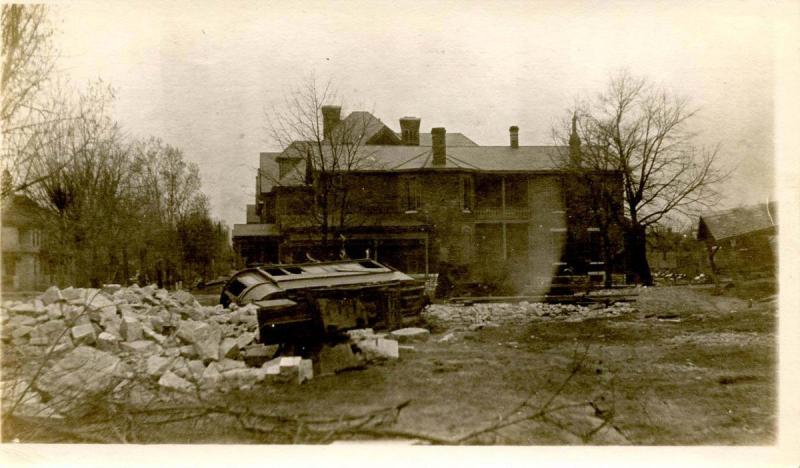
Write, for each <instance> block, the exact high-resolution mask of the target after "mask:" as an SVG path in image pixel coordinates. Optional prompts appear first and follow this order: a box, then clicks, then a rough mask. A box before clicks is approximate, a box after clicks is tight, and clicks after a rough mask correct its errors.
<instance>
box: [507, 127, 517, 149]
mask: <svg viewBox="0 0 800 468" xmlns="http://www.w3.org/2000/svg"><path fill="white" fill-rule="evenodd" d="M508 133H509V135H511V147H512V148H519V127H517V126H516V125H514V126H512V127H511V128H509V129H508Z"/></svg>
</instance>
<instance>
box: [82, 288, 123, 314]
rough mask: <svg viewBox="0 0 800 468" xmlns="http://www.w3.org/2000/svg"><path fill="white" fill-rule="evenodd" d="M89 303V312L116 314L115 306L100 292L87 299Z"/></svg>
mask: <svg viewBox="0 0 800 468" xmlns="http://www.w3.org/2000/svg"><path fill="white" fill-rule="evenodd" d="M87 300H88V301H89V304H88V307H89V310H97V311H106V312H107V311H112V312H113V313H114V314H116V313H117V306H116V304H114V301H112V300H111V299H109V298H108V297H106V295H105V294H103V293H102V292H99V291H98V292H97V293H95V294H93V295H91V296H89V297H88V298H87Z"/></svg>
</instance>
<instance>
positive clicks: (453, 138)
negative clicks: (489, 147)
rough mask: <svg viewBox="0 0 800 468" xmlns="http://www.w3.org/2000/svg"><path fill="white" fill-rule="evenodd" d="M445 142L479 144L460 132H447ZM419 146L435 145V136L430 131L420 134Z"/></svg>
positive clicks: (466, 144)
mask: <svg viewBox="0 0 800 468" xmlns="http://www.w3.org/2000/svg"><path fill="white" fill-rule="evenodd" d="M398 135H399V134H398ZM444 144H445V145H446V146H478V144H477V143H475V142H474V141H472V140H470V139H469V138H467V136H466V135H464V134H463V133H458V132H452V133H450V132H448V133H445V135H444ZM419 146H433V137H432V136H431V134H430V133H420V134H419Z"/></svg>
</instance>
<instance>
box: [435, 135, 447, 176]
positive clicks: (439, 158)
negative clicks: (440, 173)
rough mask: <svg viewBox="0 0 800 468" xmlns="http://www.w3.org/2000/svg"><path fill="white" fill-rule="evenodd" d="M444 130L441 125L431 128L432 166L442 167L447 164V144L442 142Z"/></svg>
mask: <svg viewBox="0 0 800 468" xmlns="http://www.w3.org/2000/svg"><path fill="white" fill-rule="evenodd" d="M445 134H446V131H445V129H444V128H442V127H436V128H432V129H431V139H432V140H433V166H434V167H444V166H445V165H446V164H447V146H446V145H445V142H444V137H445Z"/></svg>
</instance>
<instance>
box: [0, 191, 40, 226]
mask: <svg viewBox="0 0 800 468" xmlns="http://www.w3.org/2000/svg"><path fill="white" fill-rule="evenodd" d="M42 213H44V209H43V208H41V207H40V206H39V205H37V204H36V202H34V201H33V200H31V199H30V198H29V197H27V196H25V195H16V194H15V195H12V196H10V197H7V198H6V199H5V200H3V202H2V214H1V215H0V220H2V224H3V225H4V226H19V227H23V226H28V225H31V224H37V223H38V222H39V216H40V215H41V214H42Z"/></svg>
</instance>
